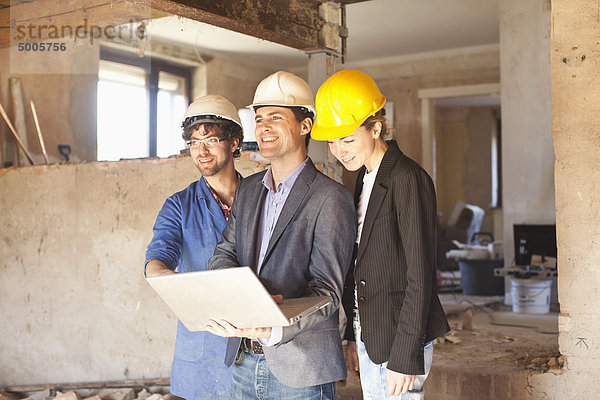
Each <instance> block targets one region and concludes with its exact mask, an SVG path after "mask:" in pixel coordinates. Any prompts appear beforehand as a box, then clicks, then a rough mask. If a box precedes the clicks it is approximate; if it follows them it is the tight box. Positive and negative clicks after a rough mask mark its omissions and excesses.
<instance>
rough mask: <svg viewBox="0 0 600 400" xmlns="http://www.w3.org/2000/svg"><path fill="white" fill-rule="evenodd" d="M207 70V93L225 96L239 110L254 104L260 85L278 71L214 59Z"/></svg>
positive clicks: (207, 66)
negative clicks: (256, 91) (255, 93)
mask: <svg viewBox="0 0 600 400" xmlns="http://www.w3.org/2000/svg"><path fill="white" fill-rule="evenodd" d="M206 69H207V93H211V94H219V95H221V96H224V97H226V98H227V99H228V100H229V101H231V102H232V103H233V104H234V105H235V106H236V107H237V108H245V107H246V106H247V105H249V104H252V99H254V91H255V90H256V87H257V86H258V84H259V83H260V82H261V81H262V80H263V79H264V78H266V77H267V76H269V75H270V74H272V73H273V72H275V71H276V70H274V69H270V68H264V67H257V66H250V65H246V64H242V63H239V62H236V61H232V60H227V59H223V58H215V59H213V60H212V61H210V62H209V63H208V64H207V65H206Z"/></svg>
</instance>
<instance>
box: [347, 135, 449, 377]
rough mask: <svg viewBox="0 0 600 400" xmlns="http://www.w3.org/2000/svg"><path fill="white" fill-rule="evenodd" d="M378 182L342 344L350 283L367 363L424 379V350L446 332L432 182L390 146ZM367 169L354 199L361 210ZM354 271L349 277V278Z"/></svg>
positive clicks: (351, 280) (350, 282)
mask: <svg viewBox="0 0 600 400" xmlns="http://www.w3.org/2000/svg"><path fill="white" fill-rule="evenodd" d="M388 145H389V148H388V150H387V151H386V153H385V155H384V157H383V160H382V161H381V165H380V166H379V171H378V172H377V176H376V178H375V184H374V186H373V191H372V193H371V197H370V199H369V204H368V207H367V212H366V216H365V220H364V224H363V230H362V234H361V240H360V243H359V245H358V249H357V254H356V263H355V268H354V271H352V268H351V269H350V273H348V277H347V279H346V284H345V287H344V296H343V304H344V309H345V310H346V311H347V312H346V315H348V316H349V321H348V325H347V327H346V334H345V338H346V339H348V340H354V332H353V330H352V323H351V321H350V320H351V316H352V312H349V310H352V309H353V308H354V283H355V282H356V287H357V295H358V309H359V316H360V325H361V329H362V339H363V342H364V343H365V347H366V349H367V353H368V355H369V358H370V359H371V361H373V362H374V363H376V364H380V363H383V362H386V361H387V362H388V368H389V369H391V370H392V371H397V372H401V373H404V374H410V375H419V374H423V373H424V366H423V346H424V345H425V343H427V342H429V341H431V340H433V339H435V338H436V337H439V336H442V335H444V334H445V333H446V332H448V331H449V330H450V327H449V326H448V321H447V319H446V316H445V314H444V310H443V309H442V306H441V304H440V300H439V298H438V296H437V287H436V253H437V252H436V227H437V222H436V221H437V220H436V214H437V208H436V198H435V189H434V186H433V182H432V181H431V178H430V177H429V175H428V174H427V172H425V170H424V169H423V168H421V167H420V166H419V165H418V164H417V163H416V162H414V161H413V160H411V159H410V158H408V157H407V156H405V155H404V154H403V153H402V152H401V151H400V149H399V148H398V145H397V144H396V142H395V141H390V142H388ZM365 170H366V169H365V167H363V168H362V170H361V171H360V173H359V175H358V178H357V183H356V190H355V195H354V200H355V204H358V199H359V198H360V193H361V191H362V184H363V176H364V174H365ZM352 272H353V274H352Z"/></svg>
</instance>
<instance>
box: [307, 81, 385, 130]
mask: <svg viewBox="0 0 600 400" xmlns="http://www.w3.org/2000/svg"><path fill="white" fill-rule="evenodd" d="M384 105H385V96H384V95H382V94H381V92H380V91H379V88H378V87H377V84H376V83H375V81H373V79H371V77H370V76H369V75H367V74H365V73H363V72H360V71H357V70H354V69H344V70H342V71H339V72H337V73H335V74H333V75H331V76H330V77H329V78H328V79H327V80H326V81H325V82H323V84H322V85H321V87H320V88H319V90H318V91H317V98H316V100H315V106H316V109H317V119H316V120H315V123H314V125H313V128H312V132H311V134H310V135H311V137H312V138H313V139H315V140H333V139H339V138H343V137H345V136H348V135H349V134H351V133H352V132H354V131H355V130H357V129H358V128H359V127H360V126H361V125H362V123H363V122H365V121H366V119H367V118H369V117H370V116H372V115H375V113H376V112H377V111H379V110H381V109H382V108H383V106H384Z"/></svg>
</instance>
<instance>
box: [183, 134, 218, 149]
mask: <svg viewBox="0 0 600 400" xmlns="http://www.w3.org/2000/svg"><path fill="white" fill-rule="evenodd" d="M223 140H226V139H220V138H217V137H209V138H206V139H191V140H186V141H185V147H186V149H189V148H191V147H200V144H201V143H203V144H204V145H205V146H206V147H213V146H216V145H218V144H219V143H221V142H222V141H223Z"/></svg>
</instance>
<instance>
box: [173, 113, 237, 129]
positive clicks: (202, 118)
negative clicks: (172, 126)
mask: <svg viewBox="0 0 600 400" xmlns="http://www.w3.org/2000/svg"><path fill="white" fill-rule="evenodd" d="M225 121H227V119H225V118H223V117H219V116H218V115H210V114H209V115H194V116H191V117H187V118H186V119H185V120H184V121H183V122H182V123H181V127H182V128H184V129H185V128H189V127H191V126H194V125H198V124H201V123H203V122H210V123H214V124H219V123H223V122H225Z"/></svg>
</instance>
